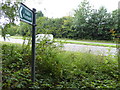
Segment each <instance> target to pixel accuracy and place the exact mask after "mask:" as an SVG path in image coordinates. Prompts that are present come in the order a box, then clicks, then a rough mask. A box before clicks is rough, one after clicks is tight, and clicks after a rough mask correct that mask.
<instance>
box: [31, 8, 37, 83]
mask: <svg viewBox="0 0 120 90" xmlns="http://www.w3.org/2000/svg"><path fill="white" fill-rule="evenodd" d="M35 14H36V9H34V8H33V25H32V63H31V78H32V82H35V29H36V28H35V27H36V15H35Z"/></svg>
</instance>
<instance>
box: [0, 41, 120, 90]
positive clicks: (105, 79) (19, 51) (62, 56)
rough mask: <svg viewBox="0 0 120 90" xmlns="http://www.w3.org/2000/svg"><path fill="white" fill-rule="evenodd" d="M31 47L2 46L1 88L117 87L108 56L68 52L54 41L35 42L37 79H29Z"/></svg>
mask: <svg viewBox="0 0 120 90" xmlns="http://www.w3.org/2000/svg"><path fill="white" fill-rule="evenodd" d="M30 60H31V49H30V46H26V45H24V46H22V45H16V44H3V45H2V61H3V88H5V89H6V88H7V89H8V88H10V89H11V88H36V89H40V88H89V89H97V88H120V87H119V86H120V85H119V80H118V75H119V74H120V73H119V72H118V66H117V62H116V59H115V58H111V56H95V55H92V54H90V53H80V52H67V51H63V50H61V49H59V47H56V46H55V45H54V44H52V43H51V44H46V43H45V42H42V43H39V44H37V45H36V71H35V72H36V74H35V75H36V82H35V83H34V84H33V83H32V82H31V78H30V76H31V74H30Z"/></svg>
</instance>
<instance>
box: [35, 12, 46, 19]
mask: <svg viewBox="0 0 120 90" xmlns="http://www.w3.org/2000/svg"><path fill="white" fill-rule="evenodd" d="M36 17H37V18H39V17H44V14H43V13H42V11H38V12H37V15H36Z"/></svg>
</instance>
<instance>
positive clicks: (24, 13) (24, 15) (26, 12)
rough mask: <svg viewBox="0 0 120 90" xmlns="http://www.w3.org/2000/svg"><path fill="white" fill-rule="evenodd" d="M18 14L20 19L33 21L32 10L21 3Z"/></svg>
mask: <svg viewBox="0 0 120 90" xmlns="http://www.w3.org/2000/svg"><path fill="white" fill-rule="evenodd" d="M19 16H20V20H21V21H24V22H26V23H29V24H32V23H33V11H32V10H30V9H29V8H28V7H26V6H25V5H24V4H22V3H21V5H20V8H19Z"/></svg>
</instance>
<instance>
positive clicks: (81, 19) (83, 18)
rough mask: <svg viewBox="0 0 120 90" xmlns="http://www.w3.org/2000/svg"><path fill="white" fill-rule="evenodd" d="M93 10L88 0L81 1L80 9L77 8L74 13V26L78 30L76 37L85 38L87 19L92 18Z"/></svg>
mask: <svg viewBox="0 0 120 90" xmlns="http://www.w3.org/2000/svg"><path fill="white" fill-rule="evenodd" d="M91 12H92V9H91V6H90V4H89V2H88V1H87V0H84V1H83V2H81V3H80V4H79V6H78V9H77V10H75V14H74V21H73V24H74V28H75V30H76V35H75V38H76V39H78V38H81V39H84V38H85V36H86V32H87V31H88V29H87V27H86V26H87V21H88V19H89V18H90V17H89V16H90V14H91Z"/></svg>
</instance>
